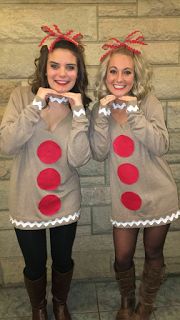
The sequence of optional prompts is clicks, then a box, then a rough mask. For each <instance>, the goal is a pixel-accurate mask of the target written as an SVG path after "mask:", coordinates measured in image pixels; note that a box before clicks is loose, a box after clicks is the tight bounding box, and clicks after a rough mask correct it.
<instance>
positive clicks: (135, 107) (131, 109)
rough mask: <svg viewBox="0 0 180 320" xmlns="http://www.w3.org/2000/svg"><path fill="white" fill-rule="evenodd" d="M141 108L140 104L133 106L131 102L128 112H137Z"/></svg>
mask: <svg viewBox="0 0 180 320" xmlns="http://www.w3.org/2000/svg"><path fill="white" fill-rule="evenodd" d="M138 110H139V108H138V106H137V105H136V106H132V105H131V104H130V105H129V106H128V107H127V109H126V112H137V111H138Z"/></svg>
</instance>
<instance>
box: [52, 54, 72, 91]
mask: <svg viewBox="0 0 180 320" xmlns="http://www.w3.org/2000/svg"><path fill="white" fill-rule="evenodd" d="M77 74H78V68H77V59H76V57H75V55H74V54H73V53H72V52H71V51H70V50H68V49H61V48H58V49H55V50H53V51H52V52H50V53H49V55H48V61H47V80H48V83H49V86H50V88H51V89H53V90H55V91H57V92H59V93H64V92H68V91H70V90H71V89H72V88H73V87H74V85H75V83H76V79H77Z"/></svg>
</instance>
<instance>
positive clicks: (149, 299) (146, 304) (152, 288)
mask: <svg viewBox="0 0 180 320" xmlns="http://www.w3.org/2000/svg"><path fill="white" fill-rule="evenodd" d="M164 278H165V266H163V267H160V268H157V267H156V268H155V267H151V266H150V265H149V264H148V263H145V264H144V271H143V276H142V283H141V285H140V289H139V303H138V305H137V307H136V311H135V315H134V317H133V320H149V319H150V316H151V314H152V312H153V305H154V302H155V299H156V295H157V292H158V290H159V288H160V285H161V283H162V282H163V280H164Z"/></svg>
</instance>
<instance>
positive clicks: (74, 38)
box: [39, 24, 83, 51]
mask: <svg viewBox="0 0 180 320" xmlns="http://www.w3.org/2000/svg"><path fill="white" fill-rule="evenodd" d="M53 27H54V30H52V29H51V28H49V27H48V26H42V27H41V29H42V31H44V32H45V33H47V36H46V37H44V38H43V39H42V40H41V42H40V44H39V47H41V46H42V45H43V44H44V42H45V41H46V40H47V39H48V38H55V39H54V41H53V42H52V43H51V44H50V46H49V48H48V49H49V51H52V50H53V48H54V46H55V44H56V43H57V42H58V41H59V40H62V39H64V40H67V41H69V42H72V43H73V44H75V45H76V46H77V47H78V46H79V45H80V43H79V41H80V40H81V39H82V38H83V35H82V34H81V33H76V34H74V35H72V33H73V32H74V30H69V31H67V32H66V33H62V32H61V30H60V29H59V28H58V26H57V25H56V24H53Z"/></svg>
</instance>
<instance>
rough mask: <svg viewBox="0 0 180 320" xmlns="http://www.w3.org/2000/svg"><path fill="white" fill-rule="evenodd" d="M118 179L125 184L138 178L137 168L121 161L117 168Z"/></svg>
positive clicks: (131, 182)
mask: <svg viewBox="0 0 180 320" xmlns="http://www.w3.org/2000/svg"><path fill="white" fill-rule="evenodd" d="M117 173H118V177H119V179H120V180H121V181H122V182H123V183H126V184H133V183H135V182H136V181H137V180H138V178H139V171H138V169H137V168H136V167H135V166H134V165H133V164H130V163H123V164H121V165H120V166H119V167H118V170H117Z"/></svg>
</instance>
